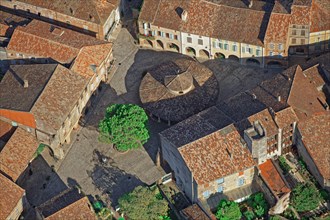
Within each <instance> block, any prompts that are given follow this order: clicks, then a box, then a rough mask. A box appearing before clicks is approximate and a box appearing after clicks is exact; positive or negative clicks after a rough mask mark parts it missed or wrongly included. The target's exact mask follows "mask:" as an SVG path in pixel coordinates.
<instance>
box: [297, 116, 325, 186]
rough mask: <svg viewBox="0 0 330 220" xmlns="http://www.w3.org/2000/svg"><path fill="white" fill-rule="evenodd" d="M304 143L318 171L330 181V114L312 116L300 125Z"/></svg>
mask: <svg viewBox="0 0 330 220" xmlns="http://www.w3.org/2000/svg"><path fill="white" fill-rule="evenodd" d="M298 129H299V131H300V133H301V135H302V141H303V143H304V145H305V147H306V149H307V151H308V153H309V154H310V156H311V157H312V159H313V161H314V163H315V165H316V167H317V169H318V170H319V171H320V173H321V175H322V176H323V178H325V179H328V180H329V179H330V138H329V137H330V113H329V112H324V113H320V114H315V115H313V116H311V117H310V118H309V119H308V120H306V121H304V122H301V123H299V124H298Z"/></svg>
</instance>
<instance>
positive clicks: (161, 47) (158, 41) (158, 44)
mask: <svg viewBox="0 0 330 220" xmlns="http://www.w3.org/2000/svg"><path fill="white" fill-rule="evenodd" d="M156 42H157V48H158V49H163V50H164V44H163V42H161V41H160V40H157V41H156Z"/></svg>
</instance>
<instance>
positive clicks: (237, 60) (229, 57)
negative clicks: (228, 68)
mask: <svg viewBox="0 0 330 220" xmlns="http://www.w3.org/2000/svg"><path fill="white" fill-rule="evenodd" d="M228 59H229V60H232V61H235V62H239V58H238V56H235V55H229V56H228Z"/></svg>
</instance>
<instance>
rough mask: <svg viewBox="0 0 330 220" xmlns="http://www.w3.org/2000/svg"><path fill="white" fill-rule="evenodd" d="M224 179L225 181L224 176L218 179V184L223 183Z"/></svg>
mask: <svg viewBox="0 0 330 220" xmlns="http://www.w3.org/2000/svg"><path fill="white" fill-rule="evenodd" d="M224 181H225V179H224V178H220V179H217V180H216V182H217V184H221V183H223V182H224Z"/></svg>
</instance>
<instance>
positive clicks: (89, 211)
mask: <svg viewBox="0 0 330 220" xmlns="http://www.w3.org/2000/svg"><path fill="white" fill-rule="evenodd" d="M45 219H47V220H58V219H71V220H82V219H83V220H96V215H95V213H94V211H93V208H92V206H91V204H90V203H89V201H88V198H87V197H83V198H82V199H80V200H78V201H76V202H74V203H72V204H70V205H68V206H67V207H65V208H63V209H61V210H59V211H58V212H56V213H54V214H53V215H51V216H49V217H47V218H45Z"/></svg>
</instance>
